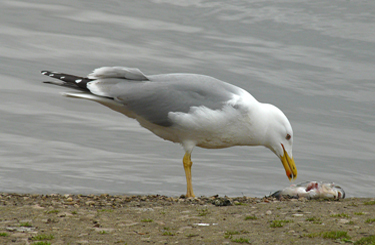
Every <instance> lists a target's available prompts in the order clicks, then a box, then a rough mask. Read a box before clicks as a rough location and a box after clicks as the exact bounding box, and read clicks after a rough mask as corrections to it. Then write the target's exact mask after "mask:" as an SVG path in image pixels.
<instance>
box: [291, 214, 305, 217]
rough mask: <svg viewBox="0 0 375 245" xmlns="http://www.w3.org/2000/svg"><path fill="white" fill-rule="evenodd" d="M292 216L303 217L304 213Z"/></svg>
mask: <svg viewBox="0 0 375 245" xmlns="http://www.w3.org/2000/svg"><path fill="white" fill-rule="evenodd" d="M292 216H294V217H302V216H303V214H292Z"/></svg>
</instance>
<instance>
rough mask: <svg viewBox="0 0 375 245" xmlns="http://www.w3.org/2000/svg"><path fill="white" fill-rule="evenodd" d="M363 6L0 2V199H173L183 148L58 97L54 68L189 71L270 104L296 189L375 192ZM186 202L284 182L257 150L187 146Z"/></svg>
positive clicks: (367, 19)
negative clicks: (290, 139) (284, 136)
mask: <svg viewBox="0 0 375 245" xmlns="http://www.w3.org/2000/svg"><path fill="white" fill-rule="evenodd" d="M374 30H375V2H374V1H344V0H330V1H328V0H317V1H302V0H292V1H288V0H285V1H276V0H273V1H272V0H271V1H256V0H253V1H224V0H222V1H210V0H206V1H203V0H193V1H191V0H150V1H146V0H144V1H130V0H129V1H120V0H108V1H83V0H74V1H73V0H66V1H57V0H34V1H30V0H2V1H0V192H21V193H62V194H64V193H110V194H161V195H171V196H174V195H180V194H184V193H185V191H186V182H185V175H184V170H183V167H182V157H183V154H184V152H183V150H182V148H181V147H180V146H179V145H178V144H173V143H171V142H167V141H164V140H162V139H160V138H158V137H156V136H154V135H153V134H152V133H150V132H149V131H147V130H146V129H143V128H141V127H140V126H139V125H138V123H137V122H136V121H134V120H132V119H129V118H126V117H125V116H123V115H121V114H118V113H116V112H113V111H111V110H109V109H107V108H105V107H103V106H101V105H99V104H96V103H94V102H90V101H83V100H75V99H69V98H65V97H63V96H61V95H60V94H59V93H60V92H63V91H68V90H69V89H68V88H61V87H57V86H52V85H47V84H43V83H42V81H46V80H47V81H48V80H51V79H50V78H48V77H45V76H42V75H41V74H40V71H41V70H52V71H59V72H64V73H71V74H75V75H82V76H85V75H87V74H89V73H90V72H91V71H92V70H93V69H95V68H98V67H101V66H128V67H136V68H139V69H140V70H141V71H143V72H144V73H145V74H149V75H151V74H161V73H176V72H181V73H198V74H205V75H209V76H213V77H216V78H218V79H221V80H223V81H226V82H230V83H233V84H235V85H237V86H240V87H242V88H244V89H246V90H248V91H249V92H250V93H251V94H252V95H253V96H254V97H255V98H257V99H258V100H259V101H262V102H268V103H272V104H275V105H276V106H278V107H279V108H280V109H281V110H283V111H284V113H285V114H286V115H287V117H288V118H289V120H290V122H291V124H292V126H293V130H294V147H293V156H294V159H295V162H296V165H297V168H298V178H297V181H296V183H299V182H302V181H307V180H317V181H328V182H335V183H337V184H339V185H340V186H341V187H342V188H343V189H344V190H345V191H346V194H347V196H351V197H374V196H375V190H374V187H375V144H374V143H375V82H374V78H375V32H374ZM192 160H193V162H194V164H193V168H192V174H193V186H194V191H195V194H196V195H197V196H201V195H205V196H209V195H215V194H219V195H228V196H242V195H246V196H257V197H261V196H264V195H268V194H270V192H273V191H276V190H278V189H281V188H284V187H287V186H289V185H290V182H289V181H288V179H287V177H286V175H285V171H284V169H283V167H282V165H281V162H280V160H279V159H278V158H277V157H276V156H275V155H274V154H273V153H272V152H271V151H269V150H268V149H265V148H263V147H233V148H228V149H221V150H207V149H200V148H195V149H194V151H193V155H192Z"/></svg>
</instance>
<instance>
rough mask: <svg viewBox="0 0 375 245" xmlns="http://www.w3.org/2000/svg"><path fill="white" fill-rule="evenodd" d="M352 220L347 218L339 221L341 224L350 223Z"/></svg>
mask: <svg viewBox="0 0 375 245" xmlns="http://www.w3.org/2000/svg"><path fill="white" fill-rule="evenodd" d="M349 222H350V221H349V220H347V219H340V220H339V223H341V224H347V223H349Z"/></svg>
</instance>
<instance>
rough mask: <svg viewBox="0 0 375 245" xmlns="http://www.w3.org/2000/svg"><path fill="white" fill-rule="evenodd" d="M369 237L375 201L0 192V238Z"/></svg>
mask: <svg viewBox="0 0 375 245" xmlns="http://www.w3.org/2000/svg"><path fill="white" fill-rule="evenodd" d="M241 243H243V244H337V243H348V244H350V243H352V244H375V201H374V199H373V198H348V199H344V200H340V201H328V200H306V199H304V198H300V199H285V200H281V201H279V200H276V199H274V198H271V197H265V198H252V197H238V198H228V197H218V196H212V197H198V198H190V199H185V198H184V197H183V196H182V197H166V196H159V195H150V196H125V195H116V196H111V195H107V194H102V195H69V194H66V195H59V194H52V195H39V194H15V193H0V244H35V245H47V244H129V245H130V244H241Z"/></svg>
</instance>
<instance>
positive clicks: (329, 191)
mask: <svg viewBox="0 0 375 245" xmlns="http://www.w3.org/2000/svg"><path fill="white" fill-rule="evenodd" d="M271 196H272V197H276V198H277V199H280V198H281V197H289V198H299V197H305V198H307V199H319V198H326V199H336V200H338V199H343V198H345V191H344V190H343V189H342V188H341V187H340V186H338V185H335V183H333V182H331V183H323V182H321V181H320V182H317V181H307V182H303V183H300V184H298V185H295V184H293V185H291V186H289V187H287V188H285V189H283V190H279V191H276V192H275V193H273V194H271Z"/></svg>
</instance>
